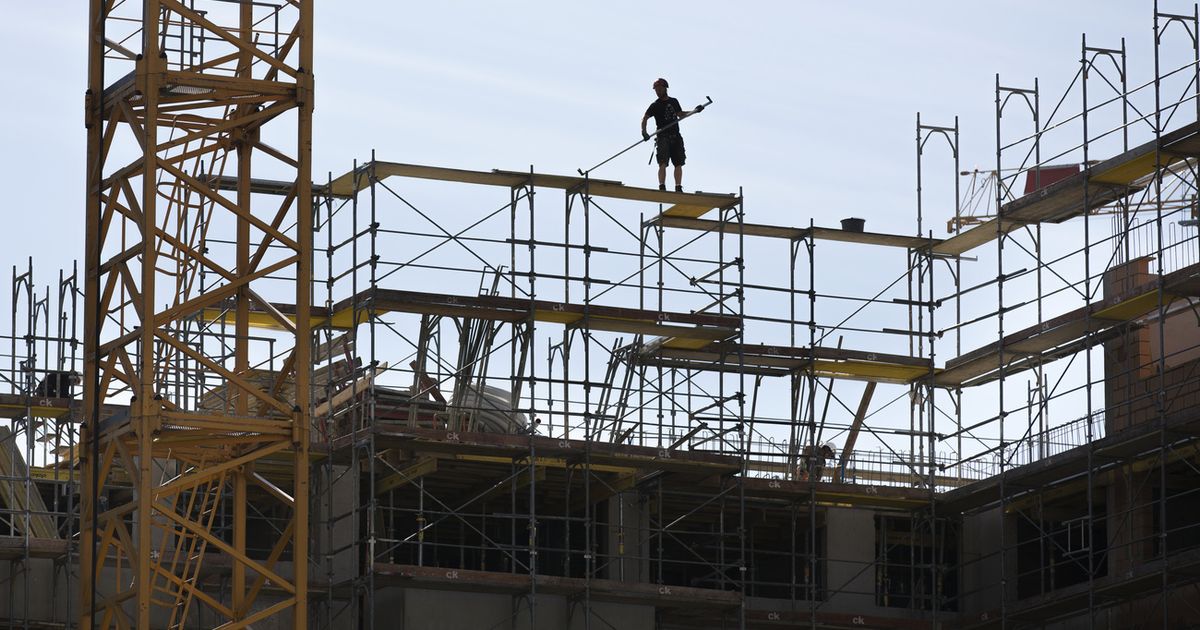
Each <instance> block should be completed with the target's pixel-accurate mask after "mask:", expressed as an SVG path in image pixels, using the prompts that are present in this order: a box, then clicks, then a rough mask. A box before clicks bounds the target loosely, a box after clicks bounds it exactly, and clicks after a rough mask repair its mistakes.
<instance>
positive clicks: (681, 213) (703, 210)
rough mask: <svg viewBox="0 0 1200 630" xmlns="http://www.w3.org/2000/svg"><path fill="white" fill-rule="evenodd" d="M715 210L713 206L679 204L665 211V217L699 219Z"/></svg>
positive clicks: (663, 214)
mask: <svg viewBox="0 0 1200 630" xmlns="http://www.w3.org/2000/svg"><path fill="white" fill-rule="evenodd" d="M712 209H713V206H708V205H703V206H698V205H692V204H686V203H677V204H675V205H673V206H671V207H670V208H667V209H666V210H664V211H663V213H662V216H664V217H687V218H689V219H699V218H700V217H702V216H704V215H706V214H708V213H709V211H711V210H712Z"/></svg>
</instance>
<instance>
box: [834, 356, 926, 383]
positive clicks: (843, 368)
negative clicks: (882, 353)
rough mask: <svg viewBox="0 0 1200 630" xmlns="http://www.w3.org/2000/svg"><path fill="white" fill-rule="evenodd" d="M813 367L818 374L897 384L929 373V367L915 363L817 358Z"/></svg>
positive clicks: (909, 381)
mask: <svg viewBox="0 0 1200 630" xmlns="http://www.w3.org/2000/svg"><path fill="white" fill-rule="evenodd" d="M813 369H814V370H815V371H816V373H817V375H818V376H824V377H831V378H857V379H862V380H873V381H879V382H883V383H899V384H905V383H911V382H912V381H914V380H916V379H918V378H921V377H923V376H927V375H928V374H929V368H924V367H920V366H915V365H897V364H890V363H875V362H872V361H827V360H817V361H814V362H813Z"/></svg>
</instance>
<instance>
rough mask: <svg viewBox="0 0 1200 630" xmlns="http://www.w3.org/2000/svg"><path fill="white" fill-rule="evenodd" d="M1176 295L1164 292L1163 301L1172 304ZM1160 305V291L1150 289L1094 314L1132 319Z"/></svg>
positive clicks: (1095, 316)
mask: <svg viewBox="0 0 1200 630" xmlns="http://www.w3.org/2000/svg"><path fill="white" fill-rule="evenodd" d="M1174 299H1175V297H1174V296H1173V295H1170V294H1163V303H1164V304H1170V303H1171V301H1172V300H1174ZM1157 307H1158V291H1150V292H1149V293H1143V294H1141V295H1139V296H1137V297H1133V298H1130V299H1128V300H1125V301H1124V302H1121V303H1119V304H1114V305H1112V306H1110V307H1108V308H1104V309H1100V310H1098V311H1096V312H1095V313H1093V314H1092V317H1094V318H1096V319H1111V320H1114V321H1122V322H1124V321H1130V320H1133V319H1135V318H1138V317H1141V316H1142V315H1145V314H1146V313H1148V312H1150V311H1152V310H1154V309H1155V308H1157Z"/></svg>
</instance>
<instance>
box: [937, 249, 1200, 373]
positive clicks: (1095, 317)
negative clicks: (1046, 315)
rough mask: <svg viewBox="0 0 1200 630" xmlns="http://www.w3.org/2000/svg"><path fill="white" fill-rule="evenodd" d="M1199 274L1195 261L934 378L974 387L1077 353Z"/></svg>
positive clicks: (960, 360) (960, 361) (1181, 290)
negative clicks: (1001, 374)
mask: <svg viewBox="0 0 1200 630" xmlns="http://www.w3.org/2000/svg"><path fill="white" fill-rule="evenodd" d="M1197 274H1200V267H1198V266H1197V265H1192V266H1190V267H1187V268H1185V269H1181V270H1179V271H1175V272H1172V273H1170V274H1167V275H1166V276H1163V278H1162V282H1161V284H1162V291H1160V290H1159V284H1160V283H1159V281H1157V280H1155V281H1151V282H1148V283H1145V284H1142V285H1141V286H1138V287H1136V288H1134V289H1131V290H1129V291H1125V292H1123V293H1120V294H1118V295H1114V296H1111V297H1108V298H1105V299H1103V300H1099V301H1097V302H1094V303H1092V304H1091V305H1088V306H1082V307H1079V308H1077V309H1075V310H1072V311H1070V312H1067V313H1064V314H1062V315H1059V316H1058V317H1055V318H1053V319H1049V320H1046V321H1044V322H1042V323H1040V324H1035V325H1033V326H1029V327H1027V328H1024V329H1021V330H1019V331H1016V332H1014V333H1010V334H1008V335H1005V336H1004V338H1003V339H1001V340H1000V341H997V342H994V343H991V344H988V345H986V346H984V347H982V348H979V349H977V350H974V351H971V352H968V353H965V354H963V355H961V356H959V357H957V358H954V359H951V360H949V361H947V362H946V368H945V369H944V370H943V371H941V372H940V373H938V374H937V375H936V376H934V378H933V382H934V384H936V385H940V386H943V387H955V386H961V387H970V386H974V385H980V384H983V383H988V382H991V381H993V380H996V379H997V378H999V372H1000V371H1001V368H1003V371H1004V373H1005V375H1012V374H1013V373H1016V372H1019V371H1021V370H1025V369H1029V368H1032V367H1034V366H1036V365H1039V364H1045V363H1047V362H1049V361H1053V360H1056V359H1059V358H1061V357H1064V356H1068V355H1070V354H1074V353H1075V352H1078V351H1080V350H1083V349H1085V348H1086V347H1087V346H1086V344H1083V342H1084V341H1087V340H1088V339H1089V336H1090V341H1091V344H1092V345H1094V344H1096V343H1100V342H1102V341H1104V340H1106V339H1108V338H1111V337H1112V336H1114V335H1117V334H1120V332H1121V330H1120V328H1119V327H1121V326H1123V325H1125V324H1129V323H1131V322H1134V321H1136V320H1138V319H1140V318H1142V317H1144V316H1146V315H1147V314H1149V313H1151V312H1153V311H1155V310H1156V309H1158V307H1159V305H1160V303H1161V304H1162V305H1163V306H1164V307H1165V306H1168V305H1170V304H1171V303H1172V302H1173V301H1174V300H1176V299H1177V298H1179V297H1180V296H1184V295H1189V293H1188V291H1194V290H1195V289H1196V288H1197V287H1200V280H1198V275H1197ZM1081 344H1083V345H1081ZM1002 358H1003V360H1002ZM1002 363H1003V365H1002Z"/></svg>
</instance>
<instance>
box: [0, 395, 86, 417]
mask: <svg viewBox="0 0 1200 630" xmlns="http://www.w3.org/2000/svg"><path fill="white" fill-rule="evenodd" d="M71 402H72V401H71V399H69V398H57V397H53V396H36V395H35V396H22V395H20V394H0V418H24V417H27V416H28V417H33V418H62V417H63V416H66V415H67V414H68V413H70V411H71Z"/></svg>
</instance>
